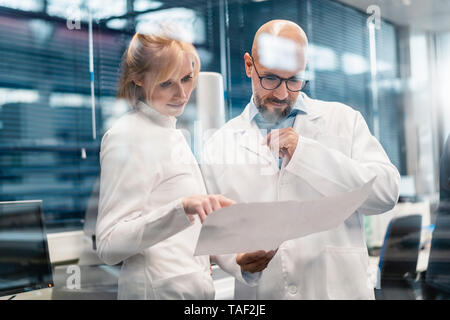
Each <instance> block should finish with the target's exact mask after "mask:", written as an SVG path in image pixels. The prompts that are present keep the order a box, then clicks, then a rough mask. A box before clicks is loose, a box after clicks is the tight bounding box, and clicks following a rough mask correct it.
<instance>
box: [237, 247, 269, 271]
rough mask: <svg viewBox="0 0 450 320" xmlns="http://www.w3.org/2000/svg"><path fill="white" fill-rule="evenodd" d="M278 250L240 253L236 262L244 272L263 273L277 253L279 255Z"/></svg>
mask: <svg viewBox="0 0 450 320" xmlns="http://www.w3.org/2000/svg"><path fill="white" fill-rule="evenodd" d="M277 250H278V249H277ZM277 250H270V251H264V250H259V251H255V252H248V253H238V255H237V256H236V262H237V264H238V265H240V266H241V270H242V271H249V272H251V273H254V272H259V271H263V270H264V269H265V268H266V267H267V265H268V264H269V262H270V260H272V258H273V256H274V255H275V253H277Z"/></svg>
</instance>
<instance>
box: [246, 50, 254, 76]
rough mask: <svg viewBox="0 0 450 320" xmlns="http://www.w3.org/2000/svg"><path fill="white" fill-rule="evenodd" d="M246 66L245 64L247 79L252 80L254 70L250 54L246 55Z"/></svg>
mask: <svg viewBox="0 0 450 320" xmlns="http://www.w3.org/2000/svg"><path fill="white" fill-rule="evenodd" d="M244 64H245V74H246V75H247V77H249V78H251V77H252V70H253V62H252V58H251V57H250V54H248V52H246V53H245V54H244Z"/></svg>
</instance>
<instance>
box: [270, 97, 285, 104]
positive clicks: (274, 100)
mask: <svg viewBox="0 0 450 320" xmlns="http://www.w3.org/2000/svg"><path fill="white" fill-rule="evenodd" d="M266 102H274V103H284V104H287V103H288V102H289V101H288V100H286V99H284V100H279V99H276V98H267V99H266Z"/></svg>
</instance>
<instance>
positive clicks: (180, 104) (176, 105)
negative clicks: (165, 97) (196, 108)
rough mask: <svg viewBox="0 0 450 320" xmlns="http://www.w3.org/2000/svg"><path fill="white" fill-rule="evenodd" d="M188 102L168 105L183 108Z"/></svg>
mask: <svg viewBox="0 0 450 320" xmlns="http://www.w3.org/2000/svg"><path fill="white" fill-rule="evenodd" d="M185 104H186V102H181V103H168V104H167V105H168V106H169V107H172V108H181V107H183V106H184V105H185Z"/></svg>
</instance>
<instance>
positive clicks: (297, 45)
mask: <svg viewBox="0 0 450 320" xmlns="http://www.w3.org/2000/svg"><path fill="white" fill-rule="evenodd" d="M263 40H264V41H265V43H263ZM307 46H308V40H307V37H306V35H305V33H304V32H303V30H302V29H301V28H300V27H299V26H298V25H297V24H295V23H293V22H291V21H286V20H273V21H269V22H268V23H266V24H264V25H263V26H262V27H261V28H260V29H259V30H258V32H257V33H256V35H255V39H254V43H253V47H252V53H251V55H250V54H249V53H245V55H244V62H245V70H246V74H247V76H248V77H249V78H251V81H252V90H253V96H252V98H251V100H250V101H249V103H248V105H247V106H246V108H245V109H244V111H243V112H242V114H241V115H239V116H238V117H236V118H234V119H232V120H230V121H229V122H227V123H226V124H225V125H224V126H223V127H222V128H221V129H220V130H219V131H217V132H216V133H215V134H214V135H213V136H212V137H211V138H210V139H209V140H208V141H207V142H206V144H205V147H204V152H203V159H202V171H203V175H204V179H205V181H206V184H207V187H208V191H209V192H210V193H221V194H223V195H225V196H226V197H229V198H231V199H233V200H235V201H237V202H265V201H285V200H305V199H312V198H319V197H327V196H332V195H336V194H339V193H342V192H347V191H350V190H352V189H355V188H357V187H360V186H361V185H362V184H364V183H366V182H368V181H369V180H371V179H372V178H374V177H376V179H375V181H374V184H373V190H372V192H371V194H370V195H369V198H368V199H367V201H365V202H364V204H363V205H362V206H361V207H360V208H359V209H358V210H357V211H356V212H354V213H353V215H351V216H350V218H348V219H346V220H345V221H342V223H341V225H340V226H339V227H337V228H335V229H331V230H328V231H325V232H320V233H316V234H311V235H308V236H306V237H302V238H298V239H294V240H289V241H286V242H284V243H282V244H281V245H280V247H279V248H278V251H277V252H276V254H275V256H274V257H273V259H272V260H271V261H270V263H269V264H268V266H267V268H266V269H264V270H263V271H262V272H261V273H260V274H258V273H253V275H257V276H260V278H259V284H258V286H256V287H253V288H250V287H246V286H245V285H243V284H241V283H238V282H236V287H235V298H236V299H373V298H374V294H373V284H372V283H371V281H370V280H369V276H370V274H369V273H368V266H369V265H368V261H369V257H368V252H367V248H366V243H365V239H364V222H363V216H364V215H372V214H380V213H383V212H386V211H388V210H390V209H392V208H393V207H394V205H395V203H396V201H397V199H398V192H399V190H398V189H399V181H400V175H399V173H398V171H397V169H396V168H395V167H394V166H393V165H392V163H391V162H390V161H389V158H388V157H387V155H386V153H385V152H384V150H383V148H382V146H381V145H380V143H379V142H378V141H377V140H376V138H375V137H373V136H372V135H371V133H370V131H369V129H368V127H367V124H366V122H365V121H364V119H363V117H362V116H361V114H360V113H359V112H357V111H355V110H353V109H352V108H350V107H348V106H346V105H343V104H341V103H337V102H325V101H319V100H314V99H311V98H309V97H308V96H306V95H305V94H304V93H302V92H301V90H302V89H303V88H304V85H305V78H304V77H303V72H304V71H305V68H306V62H307ZM283 48H284V49H283ZM286 48H288V50H285V49H286ZM289 48H291V49H292V48H294V50H291V51H289V50H290V49H289ZM280 52H282V53H283V54H287V55H289V54H290V56H286V57H280V56H279V55H278V56H277V54H279V53H280ZM274 57H275V58H274ZM273 214H274V215H276V214H277V212H274V213H273ZM299 214H301V212H300V213H299ZM249 232H251V230H249ZM273 232H279V230H274V231H273ZM247 262H248V261H247ZM228 263H229V264H233V263H234V264H236V265H239V264H241V261H240V257H239V255H237V256H236V257H235V258H234V259H228ZM222 264H223V263H222ZM229 268H233V266H229ZM234 268H236V266H234ZM249 272H252V270H249Z"/></svg>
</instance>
